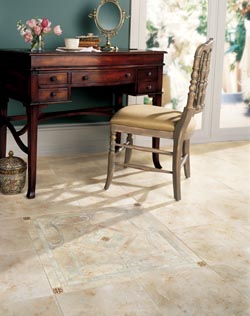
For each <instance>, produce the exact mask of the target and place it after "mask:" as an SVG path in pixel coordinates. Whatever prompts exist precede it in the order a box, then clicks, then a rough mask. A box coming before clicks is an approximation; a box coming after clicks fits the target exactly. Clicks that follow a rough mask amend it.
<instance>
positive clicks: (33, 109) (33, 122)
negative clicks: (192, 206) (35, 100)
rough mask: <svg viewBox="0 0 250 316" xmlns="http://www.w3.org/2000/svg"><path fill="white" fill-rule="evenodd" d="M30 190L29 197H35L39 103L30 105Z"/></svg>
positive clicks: (28, 116) (28, 121) (28, 108)
mask: <svg viewBox="0 0 250 316" xmlns="http://www.w3.org/2000/svg"><path fill="white" fill-rule="evenodd" d="M26 111H27V123H28V135H27V137H28V192H27V195H26V196H27V198H28V199H33V198H34V197H35V190H36V165H37V125H38V116H39V105H32V106H30V105H28V106H27V108H26Z"/></svg>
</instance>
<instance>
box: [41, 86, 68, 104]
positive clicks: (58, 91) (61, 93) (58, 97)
mask: <svg viewBox="0 0 250 316" xmlns="http://www.w3.org/2000/svg"><path fill="white" fill-rule="evenodd" d="M68 99H69V94H68V89H67V88H54V89H39V101H40V102H58V101H67V100H68Z"/></svg>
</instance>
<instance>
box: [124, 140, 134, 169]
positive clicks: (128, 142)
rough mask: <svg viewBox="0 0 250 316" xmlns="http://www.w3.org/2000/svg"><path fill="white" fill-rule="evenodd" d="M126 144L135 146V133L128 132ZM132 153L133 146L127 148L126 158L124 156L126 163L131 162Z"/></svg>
mask: <svg viewBox="0 0 250 316" xmlns="http://www.w3.org/2000/svg"><path fill="white" fill-rule="evenodd" d="M126 144H128V145H131V146H133V135H132V134H128V135H127V141H126ZM131 155H132V149H131V148H126V149H125V158H124V163H125V164H126V163H129V161H130V159H131Z"/></svg>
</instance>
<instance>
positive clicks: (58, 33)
mask: <svg viewBox="0 0 250 316" xmlns="http://www.w3.org/2000/svg"><path fill="white" fill-rule="evenodd" d="M53 31H54V33H55V34H56V35H58V36H60V35H61V34H62V29H61V26H60V25H56V26H55V27H54V29H53Z"/></svg>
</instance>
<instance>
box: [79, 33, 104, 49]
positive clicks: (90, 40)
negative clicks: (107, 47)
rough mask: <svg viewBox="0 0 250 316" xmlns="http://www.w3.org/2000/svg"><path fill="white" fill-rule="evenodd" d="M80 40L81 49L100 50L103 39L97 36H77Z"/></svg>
mask: <svg viewBox="0 0 250 316" xmlns="http://www.w3.org/2000/svg"><path fill="white" fill-rule="evenodd" d="M77 38H79V40H80V41H79V47H93V48H99V46H100V43H101V41H102V40H101V38H100V37H98V36H96V35H86V36H84V35H83V36H77Z"/></svg>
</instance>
